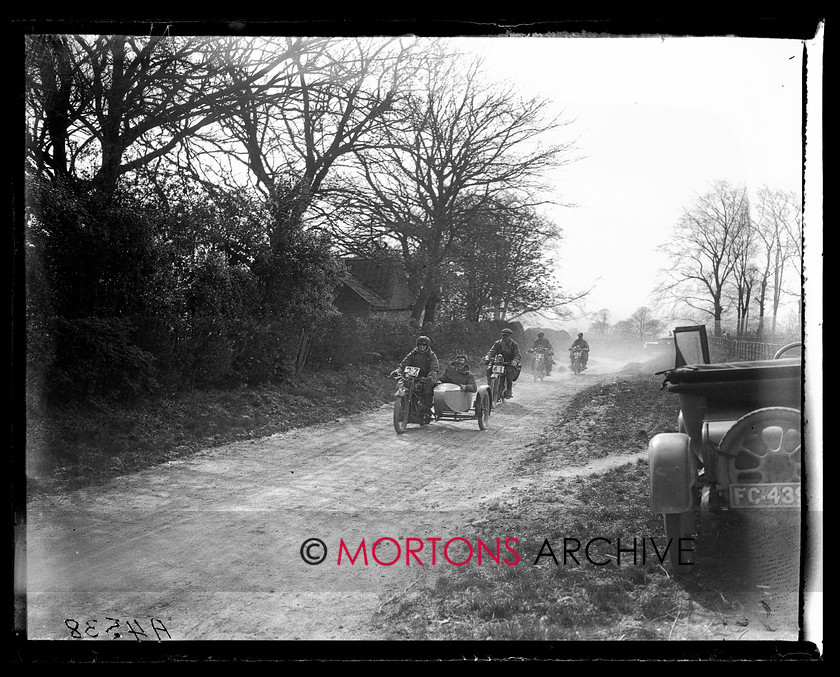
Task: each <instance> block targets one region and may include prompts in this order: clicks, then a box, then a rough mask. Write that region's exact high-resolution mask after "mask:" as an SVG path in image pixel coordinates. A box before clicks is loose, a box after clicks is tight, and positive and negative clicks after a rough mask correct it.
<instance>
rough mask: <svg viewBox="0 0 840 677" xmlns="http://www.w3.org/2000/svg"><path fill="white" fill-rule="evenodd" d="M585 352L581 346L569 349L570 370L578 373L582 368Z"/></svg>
mask: <svg viewBox="0 0 840 677" xmlns="http://www.w3.org/2000/svg"><path fill="white" fill-rule="evenodd" d="M585 352H587V351H585V350H583V349H582V348H574V349H572V351H571V359H572V371H573V372H574V373H575V374H580V373H581V372H582V371H583V370H584V366H583V354H584V353H585Z"/></svg>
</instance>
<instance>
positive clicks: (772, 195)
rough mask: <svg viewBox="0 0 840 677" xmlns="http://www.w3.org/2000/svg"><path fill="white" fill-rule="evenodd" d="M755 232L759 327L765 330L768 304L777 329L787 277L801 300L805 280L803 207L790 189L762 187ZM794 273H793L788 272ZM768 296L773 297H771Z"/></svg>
mask: <svg viewBox="0 0 840 677" xmlns="http://www.w3.org/2000/svg"><path fill="white" fill-rule="evenodd" d="M755 234H756V237H757V239H758V242H759V243H760V244H761V247H760V250H759V252H758V256H759V257H760V260H759V263H758V264H757V267H758V280H757V284H758V298H757V303H758V311H759V317H758V328H757V332H758V334H759V335H761V334H762V333H763V332H764V331H765V329H766V316H767V308H768V305H769V307H770V315H771V322H770V330H771V331H775V329H776V322H777V316H778V312H779V306H780V303H781V299H782V295H783V294H784V290H785V286H786V280H787V279H789V278H791V277H792V278H793V281H794V284H795V285H796V286H795V289H796V291H795V292H794V293H795V295H796V296H798V297H799V299H800V308H801V291H802V287H801V280H802V206H801V200H800V199H799V198H798V197H797V196H796V195H794V194H793V193H791V192H790V191H781V190H771V189H770V188H768V187H766V186H765V187H763V188H762V189H761V190H760V191H759V193H758V205H757V215H756V219H755ZM790 272H793V275H790V274H789V273H790ZM768 295H769V296H770V298H769V299H768Z"/></svg>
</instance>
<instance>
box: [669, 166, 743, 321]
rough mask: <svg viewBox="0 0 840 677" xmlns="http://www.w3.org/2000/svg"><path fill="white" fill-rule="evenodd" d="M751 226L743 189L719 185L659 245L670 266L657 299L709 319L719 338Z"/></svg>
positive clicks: (720, 183)
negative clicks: (729, 287)
mask: <svg viewBox="0 0 840 677" xmlns="http://www.w3.org/2000/svg"><path fill="white" fill-rule="evenodd" d="M749 223H750V221H749V199H748V198H747V192H746V188H745V187H743V186H739V187H734V186H730V185H729V184H728V183H726V182H725V181H721V182H718V183H716V184H715V185H714V186H713V187H712V189H711V190H710V191H709V192H707V193H705V194H704V195H702V196H700V197H698V198H697V199H696V201H695V203H694V204H693V205H692V206H691V207H690V208H687V209H685V210H684V212H683V214H682V216H681V217H680V220H679V222H678V223H677V224H676V226H675V228H674V235H673V237H672V238H670V240H669V241H668V243H666V244H664V245H661V246H660V250H661V251H663V252H664V253H665V254H666V255H667V256H668V258H669V259H670V261H671V262H672V265H671V267H670V268H668V269H667V270H665V271H663V273H662V275H663V281H662V283H661V284H660V286H659V289H658V292H659V296H660V298H661V299H670V300H671V301H672V302H674V303H675V304H677V305H685V306H688V307H689V308H691V309H694V310H699V311H702V312H703V313H704V314H707V315H709V316H711V318H712V319H713V321H714V332H715V336H720V332H721V317H722V316H723V314H724V312H725V311H726V309H727V308H726V306H725V302H726V300H727V299H726V295H725V289H726V285H727V283H729V282H730V280H731V277H732V275H733V274H734V271H735V269H736V266H737V263H738V261H739V256H740V254H741V252H740V249H739V247H740V244H741V242H742V238H743V230H744V229H745V228H748V227H749Z"/></svg>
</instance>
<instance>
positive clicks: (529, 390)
mask: <svg viewBox="0 0 840 677" xmlns="http://www.w3.org/2000/svg"><path fill="white" fill-rule="evenodd" d="M621 366H622V365H621V363H619V362H616V361H611V360H607V359H602V360H600V361H599V360H595V359H593V360H592V361H591V363H590V369H589V370H588V371H587V372H585V374H584V375H581V376H577V377H576V376H574V375H572V374H571V373H569V372H568V371H565V372H563V371H560V370H558V372H557V373H556V374H555V375H553V376H552V377H551V378H549V379H546V380H545V381H544V382H538V383H534V382H533V381H532V380H531V379H530V378H529V377H528V375H527V374H525V373H524V372H523V375H522V377H521V378H520V380H519V381H518V383H517V385H516V389H515V397H514V399H513V400H510V401H508V402H507V403H505V404H504V405H503V406H501V407H500V408H499V409H498V410H497V411H496V412H495V413H494V414H493V416H492V417H491V420H490V427H489V428H488V429H487V430H486V431H480V430H479V428H478V425H477V424H476V423H475V422H473V421H466V422H458V423H456V422H447V423H444V422H440V423H433V424H432V425H430V426H428V427H425V428H420V427H419V426H410V428H409V430H408V432H407V433H405V434H403V435H400V436H397V435H396V434H395V433H394V431H393V428H392V426H391V409H390V408H389V407H383V408H381V409H379V410H377V411H375V412H373V413H370V414H364V415H359V416H354V417H350V418H347V419H345V420H339V421H331V422H327V423H325V424H324V425H322V426H318V427H313V428H306V429H299V430H295V431H291V432H288V433H285V434H279V435H274V436H271V437H268V438H263V439H259V440H252V441H249V442H243V443H236V444H231V445H228V446H225V447H219V448H215V449H212V450H208V451H204V452H201V453H199V454H198V455H196V456H194V457H191V458H190V459H189V460H185V461H180V462H173V463H169V464H166V465H164V466H159V467H156V468H153V469H150V470H147V471H145V472H141V473H138V474H136V475H132V476H127V477H122V478H118V479H116V480H114V481H112V482H110V483H108V484H107V485H104V486H102V487H97V488H93V489H87V490H81V491H77V492H74V493H72V494H70V495H67V496H63V497H52V498H39V499H37V500H33V501H32V502H30V504H29V505H28V507H27V519H28V524H27V592H28V600H27V609H28V613H27V618H28V632H29V637H30V638H32V639H46V638H50V639H52V638H55V639H70V638H71V637H78V636H79V635H86V636H87V637H89V638H91V639H94V638H95V639H97V640H99V641H101V640H103V639H109V640H111V639H113V638H117V635H119V637H118V638H119V639H123V640H124V639H129V640H132V641H133V639H134V638H135V635H134V634H132V630H134V631H135V632H136V631H137V624H135V622H134V621H135V620H136V621H137V623H138V624H139V626H140V629H142V630H143V631H144V632H145V633H146V634H147V636H149V637H150V638H151V639H156V638H157V636H160V637H161V638H162V639H167V638H168V637H171V638H172V639H191V640H193V639H201V640H220V639H258V640H259V639H307V640H308V639H354V640H356V639H376V638H377V637H378V636H377V634H376V631H375V630H372V629H371V627H370V625H369V620H370V619H371V618H372V617H373V616H374V614H375V613H376V610H377V609H378V608H379V607H380V606H381V605H382V604H383V602H384V601H386V600H388V599H389V598H391V597H393V596H394V595H398V594H399V593H400V590H403V589H404V588H405V586H407V585H410V584H411V581H412V578H411V576H412V575H413V574H414V573H415V572H416V571H417V570H418V567H417V566H414V567H409V566H406V565H405V559H404V558H405V553H404V552H401V553H400V554H401V556H402V557H403V559H400V560H399V561H398V562H397V563H396V564H395V565H392V566H381V565H376V564H375V563H374V562H373V561H372V560H371V566H363V565H362V563H361V559H358V560H356V564H354V565H352V566H348V565H347V559H346V555H345V559H344V565H343V566H336V564H337V555H338V554H339V550H340V547H339V546H340V543H341V540H342V539H344V542H345V544H346V545H347V546H348V548H349V549H350V552H351V554H355V553H356V549H357V548H358V546H359V545H360V543H361V541H362V539H363V538H364V539H366V544H367V549H368V550H369V549H370V546H371V545H372V543H373V542H374V541H376V540H378V539H380V538H383V537H387V538H389V539H393V541H395V542H396V543H397V544H403V545H405V543H406V541H405V539H407V538H417V539H423V540H424V543H425V546H426V547H425V550H424V551H422V552H420V553H419V555H418V557H421V558H423V559H424V560H425V562H424V563H428V562H429V559H428V558H430V557H431V555H432V552H431V549H432V547H433V546H438V545H440V546H442V544H444V543H445V542H446V541H448V540H449V539H451V538H453V537H466V538H468V539H469V538H471V537H472V536H473V534H470V533H460V532H458V531H457V529H458V528H459V525H460V526H461V527H463V525H465V524H469V522H470V520H471V518H473V517H474V516H475V515H476V514H477V512H478V509H479V508H480V507H481V505H482V504H483V503H485V502H487V501H493V500H499V499H500V498H502V497H514V498H515V495H516V491H517V488H518V487H521V486H523V485H524V483H525V482H527V481H528V480H527V478H522V477H516V476H515V475H514V474H513V472H512V468H514V467H515V465H516V463H517V461H518V460H519V459H520V458H521V455H522V454H523V453H524V449H525V446H526V445H527V443H528V442H529V441H531V440H533V439H535V438H536V436H537V435H538V433H539V431H540V429H541V427H542V426H543V425H544V424H545V423H546V422H548V420H549V419H550V417H553V416H555V415H556V413H557V412H558V410H559V409H561V408H562V407H563V406H564V405H565V404H566V403H567V402H568V401H569V400H570V398H571V397H572V396H573V395H574V394H575V393H577V392H578V391H579V390H580V389H582V388H584V387H586V386H589V385H592V384H593V382H595V381H596V380H597V379H599V378H603V377H605V376H606V375H607V374H609V373H611V372H614V371H617V370H618V369H619V368H620V367H621ZM619 462H621V460H620V459H619ZM500 536H502V538H504V535H500ZM311 538H318V539H320V540H321V541H322V542H323V543H324V544H325V545H326V546H327V558H326V560H325V561H324V563H323V564H321V565H320V566H314V565H311V564H307V563H306V562H304V561H303V558H302V553H301V546H302V544H303V543H304V541H306V540H307V539H311ZM433 538H440V539H441V541H439V542H435V541H429V540H425V539H433ZM393 541H383V542H382V543H380V545H379V548H378V550H377V555H378V557H379V559H380V560H381V561H383V562H386V563H387V562H389V561H391V560H393V559H394V558H395V556H396V547H395V544H394V542H393ZM414 543H415V547H416V544H417V543H418V541H415V542H414ZM322 550H323V549H322V548H321V546H320V545H318V544H316V545H315V546H314V547H313V548H311V549H310V550H309V551H308V553H304V554H310V555H313V556H317V555H319V554H323V552H322ZM453 553H454V551H453ZM435 554H436V556H438V557H440V556H441V553H439V552H436V553H435ZM453 557H454V554H453ZM152 619H154V620H152ZM88 621H90V622H88ZM129 621H130V622H131V625H130V626H129V625H127V622H129ZM117 622H119V625H115V624H116V623H117ZM161 628H165V630H162V629H161ZM140 638H141V639H143V637H142V636H140Z"/></svg>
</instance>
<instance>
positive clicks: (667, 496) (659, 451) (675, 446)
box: [648, 433, 697, 513]
mask: <svg viewBox="0 0 840 677" xmlns="http://www.w3.org/2000/svg"><path fill="white" fill-rule="evenodd" d="M690 440H691V438H689V436H688V435H685V434H683V433H660V434H659V435H655V436H654V437H653V439H651V441H650V443H649V444H648V459H649V461H650V507H651V509H652V510H653V511H654V512H661V513H676V512H685V511H687V510H691V509H692V508H693V507H694V500H693V492H692V487H693V486H694V484H695V483H696V482H697V462H696V460H695V458H694V455H693V454H692V453H691V449H690V445H689V443H690Z"/></svg>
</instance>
